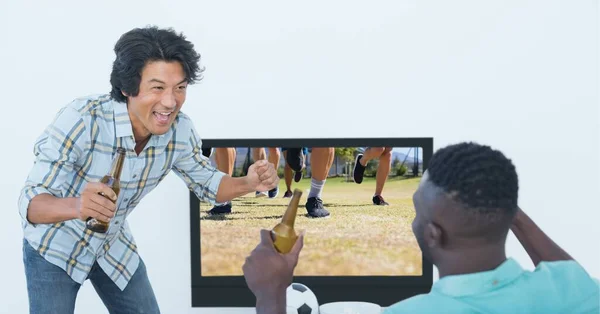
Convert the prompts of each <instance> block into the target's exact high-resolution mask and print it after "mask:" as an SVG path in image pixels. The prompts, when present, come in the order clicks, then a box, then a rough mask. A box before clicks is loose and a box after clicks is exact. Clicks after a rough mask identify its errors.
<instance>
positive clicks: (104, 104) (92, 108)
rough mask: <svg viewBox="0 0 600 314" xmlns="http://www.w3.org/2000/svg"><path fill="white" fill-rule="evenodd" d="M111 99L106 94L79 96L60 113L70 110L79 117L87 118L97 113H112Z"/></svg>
mask: <svg viewBox="0 0 600 314" xmlns="http://www.w3.org/2000/svg"><path fill="white" fill-rule="evenodd" d="M112 102H113V99H112V98H111V97H110V95H108V94H94V95H87V96H81V97H77V98H75V99H73V100H72V101H71V102H69V103H68V104H67V105H66V106H64V107H63V108H62V109H61V111H64V110H72V111H75V112H77V113H79V114H80V115H81V116H87V115H91V114H94V113H96V112H98V111H99V110H100V111H102V112H106V111H112V109H113V107H112Z"/></svg>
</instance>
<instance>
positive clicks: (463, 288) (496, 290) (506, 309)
mask: <svg viewBox="0 0 600 314" xmlns="http://www.w3.org/2000/svg"><path fill="white" fill-rule="evenodd" d="M383 313H384V314H398V313H423V314H428V313H446V314H454V313H461V314H462V313H503V314H505V313H511V314H512V313H514V314H517V313H528V314H534V313H543V314H552V313H569V314H571V313H572V314H576V313H585V314H598V313H600V289H599V283H598V280H596V279H594V278H591V277H590V275H589V274H588V273H587V272H586V271H585V270H584V269H583V267H581V266H580V265H579V264H578V263H577V262H575V261H557V262H542V263H540V264H538V266H537V268H536V269H535V270H534V271H526V270H524V269H523V268H521V266H520V265H519V264H518V263H517V262H516V261H515V260H513V259H507V260H506V261H505V262H504V263H503V264H502V265H500V266H499V267H498V268H496V269H494V270H491V271H486V272H481V273H474V274H467V275H455V276H446V277H444V278H441V279H440V280H438V281H437V282H435V283H434V284H433V287H432V289H431V292H430V293H428V294H423V295H418V296H415V297H412V298H409V299H406V300H404V301H401V302H398V303H396V304H393V305H392V306H390V307H388V308H386V309H385V310H384V312H383Z"/></svg>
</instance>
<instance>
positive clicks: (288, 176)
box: [282, 149, 293, 198]
mask: <svg viewBox="0 0 600 314" xmlns="http://www.w3.org/2000/svg"><path fill="white" fill-rule="evenodd" d="M282 151H283V158H284V159H285V158H286V157H287V151H286V150H283V149H282ZM292 176H293V171H292V168H290V165H288V163H287V162H285V163H284V165H283V178H284V180H285V193H284V194H283V198H290V197H292V195H293V193H292Z"/></svg>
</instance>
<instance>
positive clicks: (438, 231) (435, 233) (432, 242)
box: [425, 222, 443, 248]
mask: <svg viewBox="0 0 600 314" xmlns="http://www.w3.org/2000/svg"><path fill="white" fill-rule="evenodd" d="M442 238H443V236H442V228H440V226H439V225H437V224H436V223H433V222H429V223H427V225H426V226H425V243H427V246H429V247H430V248H440V247H442V244H443V243H442Z"/></svg>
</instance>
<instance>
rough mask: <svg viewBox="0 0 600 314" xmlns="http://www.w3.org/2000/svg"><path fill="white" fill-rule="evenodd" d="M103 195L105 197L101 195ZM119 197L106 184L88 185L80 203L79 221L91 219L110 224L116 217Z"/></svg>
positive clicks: (92, 183) (91, 183) (93, 183)
mask: <svg viewBox="0 0 600 314" xmlns="http://www.w3.org/2000/svg"><path fill="white" fill-rule="evenodd" d="M101 194H103V195H104V196H103V195H101ZM116 202H117V195H116V194H115V192H114V191H113V190H112V189H111V188H110V187H108V186H107V185H106V184H104V183H100V182H90V183H87V184H86V186H85V188H84V190H83V192H82V193H81V196H80V197H79V201H78V208H79V219H81V220H83V221H86V220H87V219H88V218H89V217H92V218H96V219H97V220H99V221H102V222H106V223H108V222H109V221H110V219H111V218H112V217H114V215H115V210H116V208H117V206H116Z"/></svg>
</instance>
